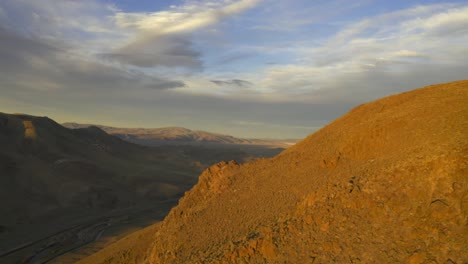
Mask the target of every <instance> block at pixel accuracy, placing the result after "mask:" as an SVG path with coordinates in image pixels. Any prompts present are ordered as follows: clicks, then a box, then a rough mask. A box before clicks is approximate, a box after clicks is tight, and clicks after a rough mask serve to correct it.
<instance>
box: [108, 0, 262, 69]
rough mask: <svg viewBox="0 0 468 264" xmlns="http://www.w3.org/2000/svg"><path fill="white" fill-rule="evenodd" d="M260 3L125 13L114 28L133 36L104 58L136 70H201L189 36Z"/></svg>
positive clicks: (206, 4) (246, 1)
mask: <svg viewBox="0 0 468 264" xmlns="http://www.w3.org/2000/svg"><path fill="white" fill-rule="evenodd" d="M260 2H261V0H241V1H231V0H229V1H222V2H211V1H210V2H207V1H191V2H188V3H187V4H185V5H181V6H173V7H172V8H171V9H170V10H168V11H160V12H154V13H130V14H129V13H124V12H119V13H117V14H116V15H115V16H114V20H115V22H116V24H117V25H118V26H120V27H122V28H127V29H133V30H135V31H136V34H135V36H134V37H133V38H131V40H130V41H129V43H127V44H125V45H124V46H122V47H120V48H118V49H116V50H115V51H114V52H113V53H110V54H107V57H110V58H114V59H115V60H117V61H120V62H123V63H128V64H131V65H135V66H139V67H154V66H168V67H188V68H200V67H201V66H202V63H201V61H200V53H199V52H197V51H196V50H195V49H194V48H193V45H192V42H191V41H190V34H191V33H193V32H195V31H197V30H199V29H203V28H206V27H209V26H215V25H216V24H217V23H219V22H220V21H222V20H223V19H226V18H229V17H232V16H235V15H237V14H240V13H242V12H244V11H246V10H248V9H250V8H252V7H255V6H256V5H258V4H259V3H260Z"/></svg>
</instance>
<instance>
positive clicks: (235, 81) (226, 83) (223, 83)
mask: <svg viewBox="0 0 468 264" xmlns="http://www.w3.org/2000/svg"><path fill="white" fill-rule="evenodd" d="M211 82H212V83H214V84H216V85H218V86H237V87H249V86H252V85H253V83H251V82H249V81H245V80H239V79H233V80H226V81H221V80H211Z"/></svg>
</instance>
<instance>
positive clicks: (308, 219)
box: [81, 81, 468, 263]
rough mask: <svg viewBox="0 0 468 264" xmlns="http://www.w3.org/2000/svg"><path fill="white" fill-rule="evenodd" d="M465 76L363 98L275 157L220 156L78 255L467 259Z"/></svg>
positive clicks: (151, 259) (96, 258)
mask: <svg viewBox="0 0 468 264" xmlns="http://www.w3.org/2000/svg"><path fill="white" fill-rule="evenodd" d="M467 102H468V81H458V82H453V83H447V84H440V85H432V86H428V87H425V88H421V89H417V90H414V91H411V92H406V93H402V94H399V95H395V96H390V97H386V98H383V99H380V100H377V101H374V102H371V103H367V104H363V105H360V106H358V107H356V108H354V109H353V110H352V111H350V112H349V113H348V114H346V115H344V116H342V117H341V118H338V119H337V120H335V121H334V122H332V123H331V124H329V125H327V126H326V127H324V128H323V129H321V130H320V131H318V132H316V133H314V134H313V135H311V136H309V137H307V138H306V139H305V140H303V141H301V142H299V143H298V144H297V145H295V146H293V147H291V148H289V149H288V150H286V151H284V152H283V153H281V154H280V155H278V156H276V157H274V158H272V159H263V160H258V161H255V162H251V163H247V164H237V163H236V162H222V163H218V164H216V165H214V166H212V167H210V168H209V169H207V170H205V171H204V172H203V173H202V175H201V176H200V178H199V182H198V184H197V185H195V187H193V188H192V190H190V191H189V192H187V193H186V194H185V196H184V197H183V198H182V199H181V200H180V201H179V205H178V206H177V207H175V208H174V209H172V211H171V212H170V214H169V215H168V216H167V217H166V218H165V220H164V221H163V222H162V223H161V224H160V225H157V226H152V227H150V228H148V229H146V230H143V231H140V232H139V233H136V234H133V235H131V236H129V237H127V238H125V239H123V240H121V241H119V242H118V243H115V244H113V245H111V246H110V247H108V248H106V249H104V250H103V251H101V252H99V253H98V254H95V255H93V256H91V257H89V258H87V259H85V260H84V261H83V262H81V263H467V262H468V247H467V245H468V229H467V225H468V174H467V173H468V167H467V160H468V136H467V133H466V131H468V104H467Z"/></svg>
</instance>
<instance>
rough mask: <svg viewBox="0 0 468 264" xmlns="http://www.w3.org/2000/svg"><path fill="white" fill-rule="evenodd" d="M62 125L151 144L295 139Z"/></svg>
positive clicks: (277, 144) (277, 142)
mask: <svg viewBox="0 0 468 264" xmlns="http://www.w3.org/2000/svg"><path fill="white" fill-rule="evenodd" d="M62 125H63V126H65V127H68V128H72V129H75V128H83V127H89V126H97V127H99V128H101V129H102V130H104V131H106V132H107V133H109V134H112V135H116V136H118V137H120V138H122V139H124V140H127V141H130V142H134V143H138V144H142V145H152V146H156V145H165V144H195V145H196V144H226V145H229V144H231V145H265V146H272V147H283V148H286V147H289V146H290V145H291V144H293V143H295V141H296V140H294V139H286V140H281V139H278V140H275V139H245V138H238V137H234V136H231V135H225V134H221V133H213V132H207V131H203V130H191V129H188V128H185V127H176V126H174V127H161V128H119V127H112V126H105V125H92V124H80V123H75V122H66V123H63V124H62Z"/></svg>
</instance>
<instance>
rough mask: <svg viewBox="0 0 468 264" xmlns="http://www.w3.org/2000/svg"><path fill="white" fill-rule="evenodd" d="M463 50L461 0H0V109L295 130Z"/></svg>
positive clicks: (467, 9)
mask: <svg viewBox="0 0 468 264" xmlns="http://www.w3.org/2000/svg"><path fill="white" fill-rule="evenodd" d="M466 54H468V4H467V3H466V1H372V0H357V1H347V0H346V1H345V0H333V1H312V0H290V1H279V0H221V1H204V0H179V1H149V0H147V1H135V0H120V1H116V0H82V1H74V0H60V1H59V0H41V1H30V0H4V1H1V2H0V57H1V58H2V59H1V60H0V106H1V108H0V111H2V112H25V113H30V114H35V115H46V116H49V117H51V118H53V119H56V120H58V121H60V122H65V121H76V122H86V123H99V124H106V125H114V126H122V127H164V126H184V127H188V128H191V129H202V130H207V131H214V132H220V133H226V134H232V135H235V136H241V137H262V138H267V137H274V138H302V137H305V136H306V135H308V134H310V133H312V132H314V131H315V130H317V129H319V128H320V127H321V126H323V125H325V124H327V123H328V122H330V121H332V120H333V119H335V118H337V117H339V116H340V115H342V114H344V113H345V112H346V111H348V110H349V109H351V108H352V107H353V106H356V105H358V104H361V103H364V102H367V101H370V100H374V99H377V98H380V97H382V96H386V95H390V94H394V93H399V92H402V91H406V90H410V89H414V88H418V87H421V86H424V85H429V84H432V83H441V82H448V81H453V80H458V79H466V76H467V75H466V74H467V72H468V62H467V61H466V60H463V59H462V58H464V57H466Z"/></svg>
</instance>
